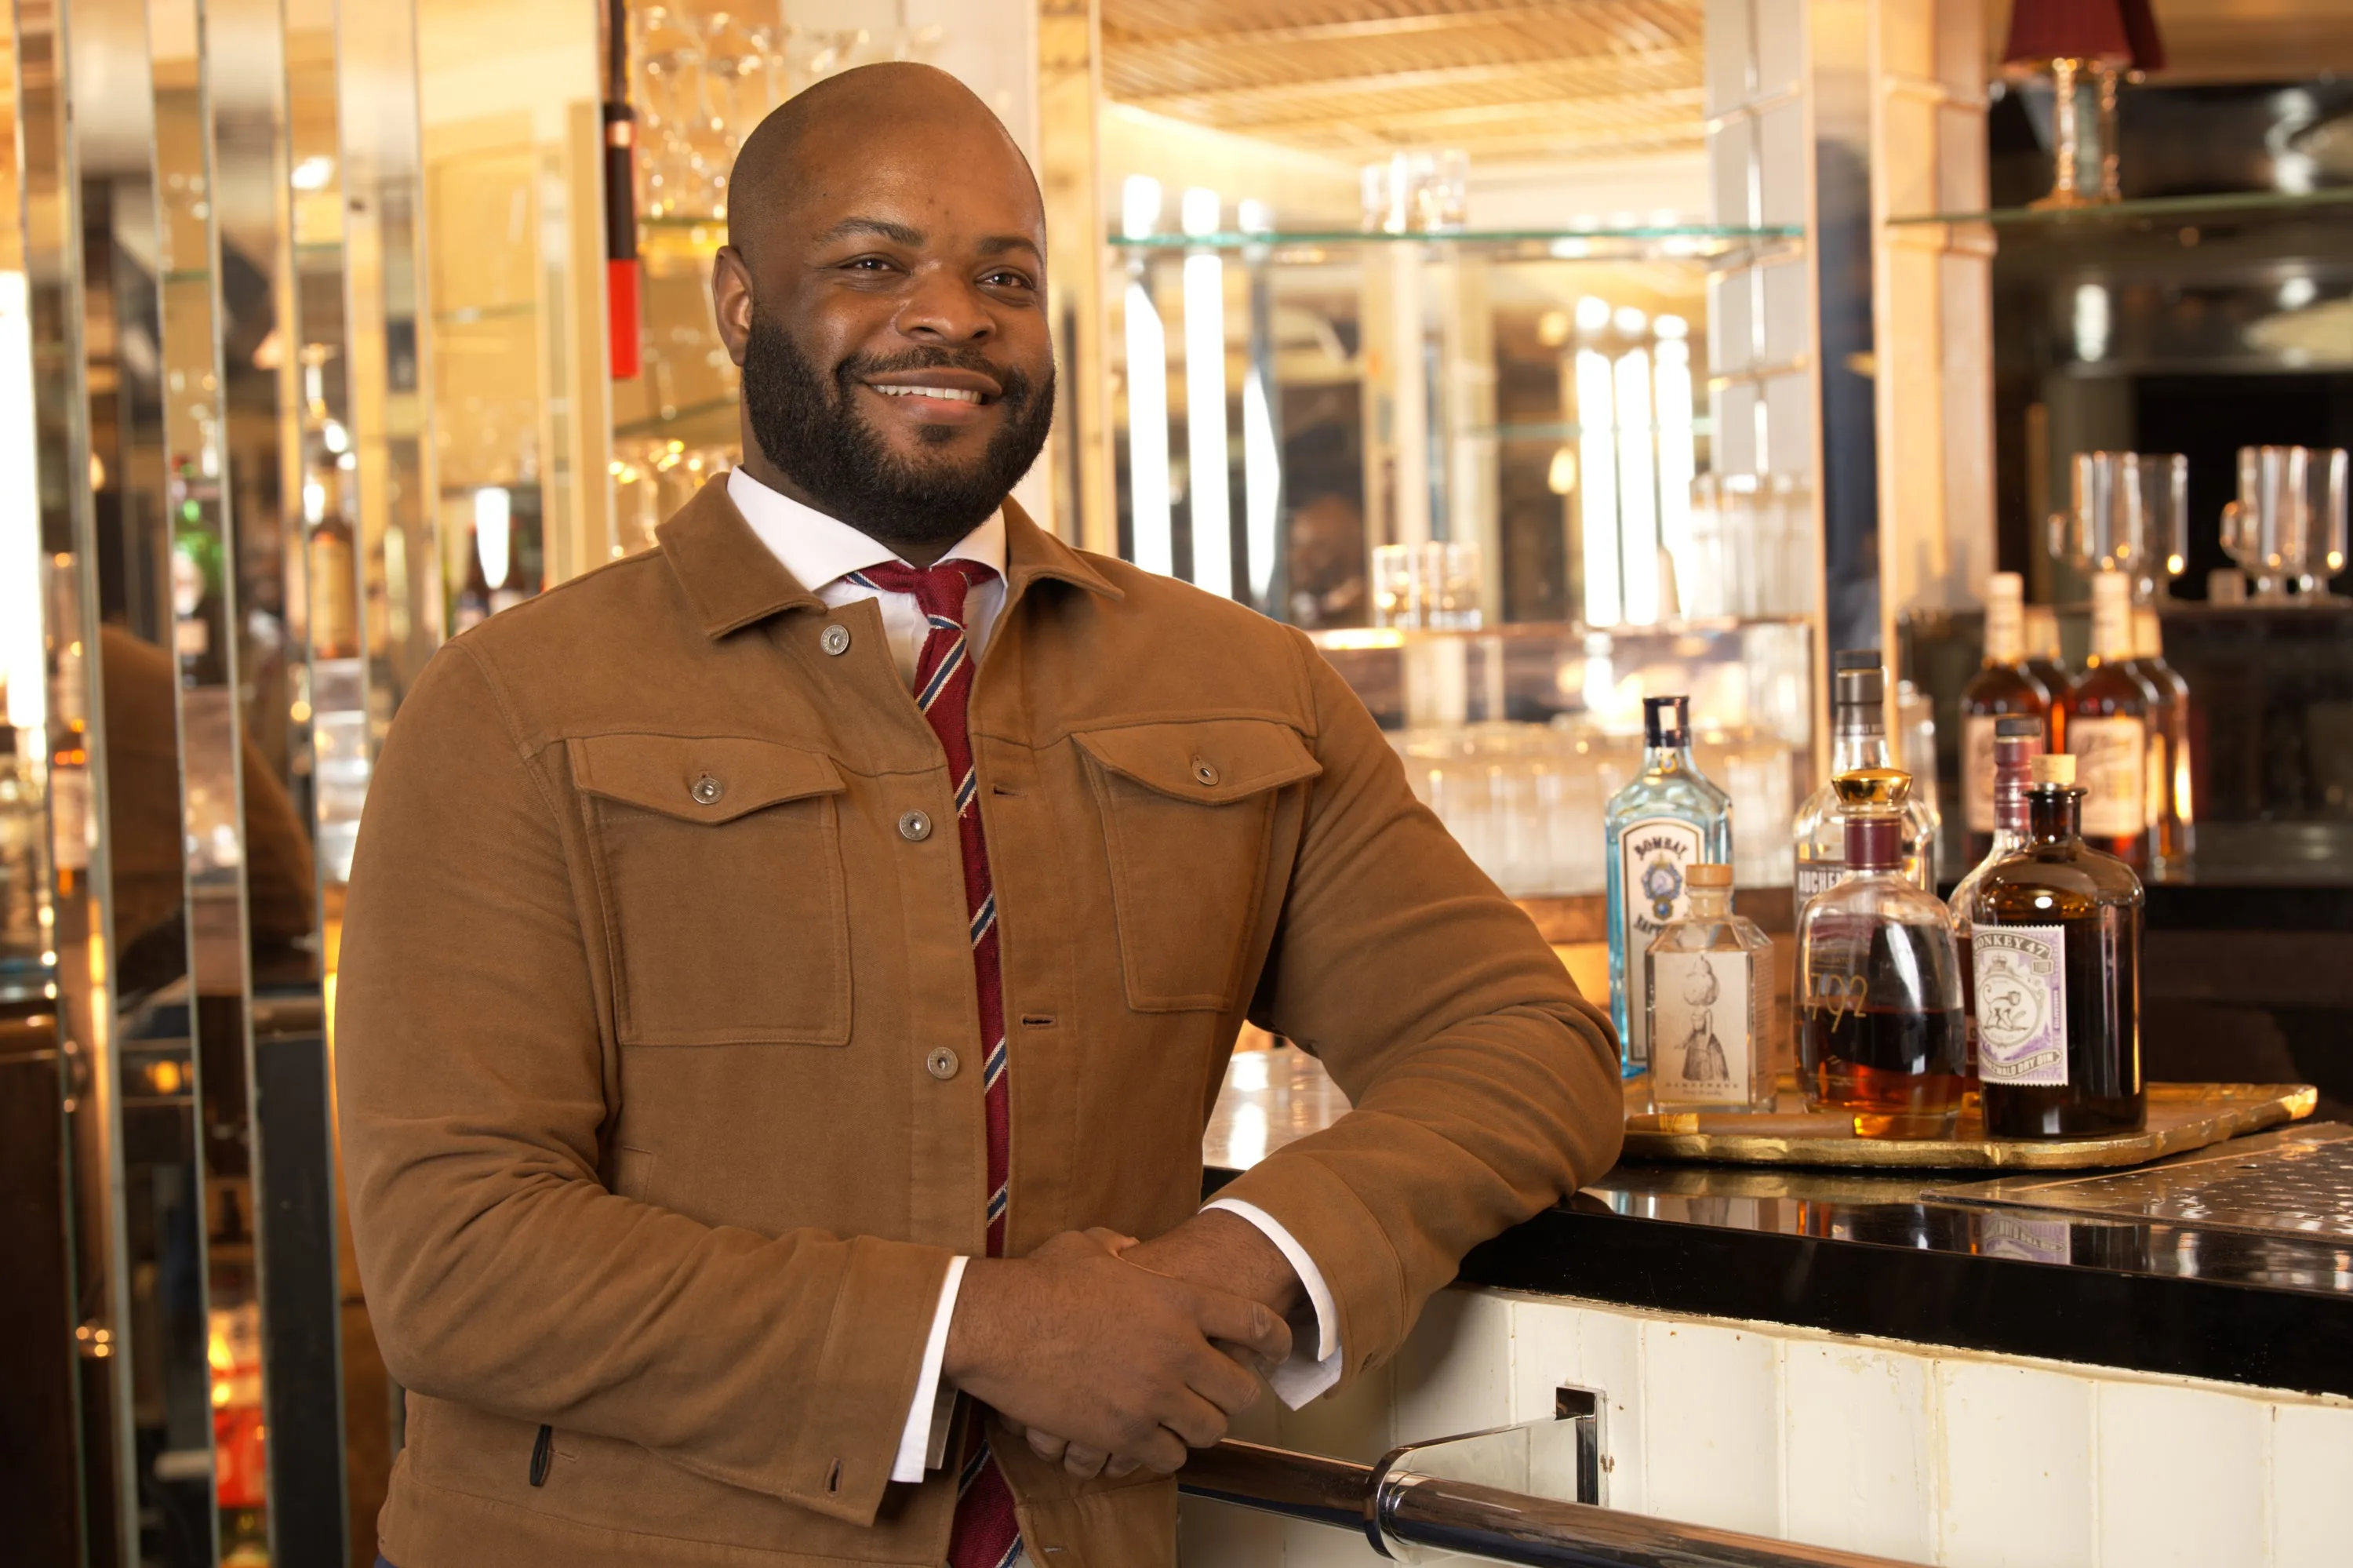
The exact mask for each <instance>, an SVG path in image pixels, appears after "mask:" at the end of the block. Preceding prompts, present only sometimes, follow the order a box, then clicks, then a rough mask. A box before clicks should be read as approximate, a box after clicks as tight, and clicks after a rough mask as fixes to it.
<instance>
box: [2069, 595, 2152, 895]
mask: <svg viewBox="0 0 2353 1568" xmlns="http://www.w3.org/2000/svg"><path fill="white" fill-rule="evenodd" d="M2130 592H2131V589H2130V586H2129V585H2128V584H2127V583H2126V581H2125V577H2124V574H2123V573H2121V572H2102V573H2100V574H2099V575H2098V576H2097V577H2094V578H2093V579H2092V657H2091V660H2090V662H2089V664H2088V667H2087V668H2086V669H2085V670H2084V678H2083V679H2082V680H2080V681H2077V682H2076V683H2075V685H2074V689H2073V691H2071V692H2069V693H2068V694H2067V700H2066V702H2065V703H2064V704H2063V705H2062V706H2063V708H2064V710H2065V713H2066V715H2067V716H2066V724H2065V726H2064V730H2065V735H2066V744H2067V749H2068V751H2069V752H2070V753H2072V754H2073V757H2074V758H2075V769H2076V771H2075V782H2076V784H2077V785H2078V786H2080V787H2081V788H2082V789H2083V790H2084V805H2083V813H2082V827H2083V834H2084V842H2085V843H2087V844H2089V845H2091V846H2092V847H2093V848H2094V849H2097V850H2101V851H2104V852H2105V853H2108V854H2112V855H2115V856H2116V858H2117V859H2118V860H2121V861H2123V862H2124V863H2126V865H2128V866H2131V867H2132V868H2133V870H2134V871H2135V872H2143V871H2147V869H2148V863H2149V841H2150V839H2151V838H2152V837H2153V836H2154V835H2153V834H2152V833H2151V832H2149V813H2148V781H2149V767H2148V754H2149V746H2150V734H2149V726H2150V724H2151V718H2152V713H2153V711H2154V710H2155V709H2156V707H2157V706H2158V700H2157V693H2156V692H2155V691H2153V690H2151V689H2150V687H2149V684H2148V683H2147V681H2145V680H2143V679H2142V678H2141V676H2140V674H2139V673H2138V672H2137V671H2136V670H2134V668H2133V667H2132V657H2133V631H2132V601H2131V599H2130V598H2129V595H2130Z"/></svg>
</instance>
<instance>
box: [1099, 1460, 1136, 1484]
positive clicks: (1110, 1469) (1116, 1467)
mask: <svg viewBox="0 0 2353 1568" xmlns="http://www.w3.org/2000/svg"><path fill="white" fill-rule="evenodd" d="M1142 1468H1144V1467H1143V1466H1142V1465H1139V1464H1137V1463H1136V1462H1135V1461H1134V1459H1113V1461H1112V1462H1111V1463H1110V1464H1108V1465H1105V1466H1104V1467H1103V1474H1104V1475H1106V1476H1109V1477H1110V1478H1112V1479H1113V1480H1114V1481H1115V1480H1117V1479H1119V1478H1121V1477H1122V1476H1132V1475H1134V1474H1135V1472H1136V1471H1138V1470H1140V1469H1142Z"/></svg>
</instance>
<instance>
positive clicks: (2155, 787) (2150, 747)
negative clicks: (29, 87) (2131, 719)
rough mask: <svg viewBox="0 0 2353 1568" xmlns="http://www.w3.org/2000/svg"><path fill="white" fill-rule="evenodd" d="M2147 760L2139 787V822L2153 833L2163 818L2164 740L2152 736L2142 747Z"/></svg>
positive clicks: (2160, 737)
mask: <svg viewBox="0 0 2353 1568" xmlns="http://www.w3.org/2000/svg"><path fill="white" fill-rule="evenodd" d="M2142 749H2143V750H2144V751H2145V752H2146V753H2147V758H2148V765H2147V779H2146V780H2145V781H2144V783H2143V784H2142V786H2141V797H2140V799H2141V821H2142V822H2143V824H2144V825H2145V826H2147V828H2148V829H2150V830H2151V831H2152V832H2154V831H2155V830H2156V828H2157V825H2158V821H2160V820H2161V819H2162V818H2163V817H2164V816H2165V775H2166V767H2165V740H2164V737H2163V736H2155V735H2152V736H2149V737H2148V740H2147V744H2146V745H2145V746H2144V747H2142Z"/></svg>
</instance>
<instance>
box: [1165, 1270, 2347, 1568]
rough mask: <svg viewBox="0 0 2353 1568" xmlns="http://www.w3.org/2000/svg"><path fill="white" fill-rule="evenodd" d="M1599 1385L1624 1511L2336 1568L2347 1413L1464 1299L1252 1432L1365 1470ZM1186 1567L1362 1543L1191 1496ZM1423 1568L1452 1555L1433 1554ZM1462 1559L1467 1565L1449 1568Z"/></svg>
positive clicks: (1821, 1532) (1278, 1563) (1545, 1303)
mask: <svg viewBox="0 0 2353 1568" xmlns="http://www.w3.org/2000/svg"><path fill="white" fill-rule="evenodd" d="M1563 1383H1573V1384H1577V1385H1579V1386H1582V1387H1586V1388H1593V1389H1599V1390H1600V1391H1601V1392H1602V1393H1603V1394H1604V1395H1605V1396H1606V1401H1607V1417H1606V1422H1605V1426H1604V1432H1603V1447H1604V1454H1605V1464H1606V1471H1605V1474H1606V1477H1607V1480H1606V1483H1605V1484H1606V1486H1607V1488H1608V1498H1607V1501H1608V1502H1609V1506H1611V1507H1613V1508H1620V1509H1625V1510H1630V1511H1633V1512H1637V1513H1645V1514H1651V1515H1655V1516H1657V1517H1660V1518H1664V1519H1676V1520H1685V1521H1688V1522H1692V1523H1696V1524H1708V1525H1715V1526H1719V1527H1723V1528H1726V1529H1733V1530H1740V1531H1749V1532H1752V1533H1755V1534H1759V1535H1769V1536H1774V1537H1778V1538H1779V1539H1782V1540H1788V1541H1797V1542H1808V1543H1810V1544H1814V1545H1820V1546H1831V1547H1839V1548H1843V1549H1846V1550H1849V1551H1855V1552H1871V1553H1873V1554H1876V1555H1880V1556H1883V1557H1888V1558H1892V1559H1894V1560H1896V1561H1898V1562H1906V1563H1937V1564H1949V1565H1951V1568H2177V1565H2179V1568H2239V1565H2242V1564H2243V1565H2247V1568H2343V1565H2344V1564H2346V1563H2353V1522H2348V1512H2347V1510H2346V1502H2345V1493H2346V1491H2347V1489H2348V1485H2353V1400H2348V1399H2344V1398H2338V1397H2334V1396H2327V1395H2307V1394H2299V1393H2281V1392H2276V1391H2269V1390H2262V1389H2253V1388H2248V1387H2243V1386H2239V1385H2234V1384H2225V1383H2210V1382H2203V1381H2199V1380H2193V1379H2189V1378H2179V1377H2164V1376H2156V1375H2151V1374H2147V1373H2141V1372H2120V1371H2115V1370H2112V1369H2106V1368H2101V1367H2096V1366H2084V1365H2072V1364H2065V1363H2058V1362H2051V1361H2030V1360H2022V1359H2019V1358H2013V1357H2000V1356H1991V1355H1982V1354H1978V1353H1976V1352H1972V1351H1950V1350H1944V1349H1939V1348H1937V1347H1935V1346H1928V1345H1914V1344H1905V1343H1901V1342H1898V1341H1893V1340H1868V1339H1859V1338H1850V1337H1843V1336H1838V1335H1830V1334H1820V1333H1813V1332H1810V1331H1806V1330H1795V1329H1790V1328H1787V1327H1784V1326H1780V1325H1776V1324H1765V1323H1744V1322H1729V1321H1719V1320H1711V1319H1694V1318H1688V1317H1680V1316H1675V1317H1671V1316H1665V1315H1662V1314H1657V1313H1651V1312H1644V1311H1638V1310H1633V1309H1630V1308H1622V1307H1615V1306H1605V1305H1601V1304H1598V1303H1593V1302H1587V1301H1578V1300H1572V1299H1563V1298H1547V1297H1538V1296H1530V1295H1524V1294H1519V1293H1516V1292H1511V1291H1504V1290H1493V1289H1479V1288H1465V1287H1457V1288H1453V1289H1450V1290H1447V1291H1444V1292H1442V1293H1440V1296H1439V1297H1438V1298H1435V1299H1434V1300H1433V1301H1432V1302H1431V1303H1430V1309H1429V1310H1428V1312H1427V1313H1425V1314H1424V1316H1423V1318H1422V1320H1421V1322H1420V1324H1419V1327H1418V1328H1417V1329H1416V1330H1414V1333H1413V1337H1412V1339H1411V1340H1410V1341H1409V1344H1408V1347H1407V1349H1406V1351H1404V1353H1403V1354H1401V1355H1400V1356H1399V1357H1398V1360H1397V1361H1395V1362H1393V1363H1392V1364H1390V1365H1389V1366H1388V1367H1384V1368H1381V1369H1379V1370H1378V1371H1377V1372H1373V1373H1371V1374H1369V1375H1367V1376H1366V1378H1365V1379H1363V1380H1362V1381H1361V1382H1360V1383H1358V1384H1357V1385H1356V1387H1354V1388H1353V1389H1351V1390H1349V1391H1347V1392H1346V1393H1344V1394H1341V1395H1339V1396H1337V1397H1335V1398H1332V1399H1328V1400H1324V1401H1319V1402H1317V1403H1315V1404H1311V1405H1309V1406H1308V1407H1307V1408H1306V1409H1304V1410H1301V1411H1296V1412H1293V1411H1285V1410H1282V1409H1281V1408H1280V1407H1279V1406H1277V1405H1276V1404H1275V1403H1274V1402H1273V1401H1271V1400H1270V1401H1267V1402H1264V1404H1262V1405H1261V1408H1260V1409H1259V1410H1256V1411H1253V1412H1252V1413H1251V1414H1250V1415H1249V1416H1248V1417H1247V1418H1245V1421H1244V1422H1243V1424H1242V1425H1241V1428H1240V1430H1238V1431H1237V1432H1236V1433H1235V1436H1238V1437H1241V1438H1245V1439H1247V1440H1250V1441H1253V1442H1260V1443H1268V1444H1272V1445H1275V1446H1282V1447H1286V1448H1293V1449H1297V1450H1301V1451H1303V1452H1308V1453H1316V1454H1325V1455H1332V1456H1336V1457H1345V1458H1351V1459H1356V1460H1361V1461H1367V1462H1369V1461H1371V1460H1374V1459H1376V1458H1377V1457H1379V1456H1380V1455H1381V1454H1383V1453H1384V1452H1386V1451H1387V1450H1388V1448H1389V1447H1390V1446H1393V1445H1395V1444H1397V1443H1399V1442H1408V1441H1419V1440H1425V1439H1429V1438H1432V1437H1439V1436H1448V1435H1451V1434H1454V1433H1462V1432H1472V1431H1476V1430H1478V1429H1480V1428H1482V1427H1489V1426H1498V1425H1505V1424H1507V1423H1511V1422H1516V1421H1528V1420H1535V1419H1537V1418H1540V1417H1544V1416H1548V1415H1550V1414H1551V1413H1552V1410H1553V1402H1554V1391H1555V1390H1556V1388H1557V1387H1559V1386H1560V1385H1561V1384H1563ZM1181 1517H1182V1527H1181V1532H1180V1542H1181V1547H1182V1561H1183V1563H1185V1564H1186V1568H1337V1565H1340V1564H1351V1565H1353V1564H1369V1563H1378V1562H1380V1561H1382V1559H1381V1558H1379V1557H1378V1556H1377V1554H1376V1553H1375V1552H1373V1551H1372V1549H1371V1548H1370V1547H1369V1546H1368V1545H1366V1543H1365V1542H1364V1541H1363V1540H1362V1539H1360V1538H1357V1537H1355V1536H1352V1535H1350V1534H1348V1533H1346V1532H1344V1531H1336V1530H1332V1529H1329V1528H1326V1527H1323V1526H1319V1525H1313V1524H1305V1523H1296V1522H1292V1521H1289V1520H1279V1519H1275V1518H1273V1517H1271V1516H1269V1515H1265V1514H1258V1513H1253V1512H1250V1511H1249V1510H1242V1509H1237V1508H1232V1507H1229V1506H1226V1505H1222V1504H1216V1503H1208V1502H1203V1501H1200V1500H1198V1499H1189V1498H1188V1499H1186V1500H1185V1503H1184V1505H1183V1510H1182V1516H1181ZM1430 1560H1431V1561H1439V1560H1440V1559H1438V1558H1436V1557H1433V1558H1432V1559H1430ZM1450 1560H1451V1559H1450Z"/></svg>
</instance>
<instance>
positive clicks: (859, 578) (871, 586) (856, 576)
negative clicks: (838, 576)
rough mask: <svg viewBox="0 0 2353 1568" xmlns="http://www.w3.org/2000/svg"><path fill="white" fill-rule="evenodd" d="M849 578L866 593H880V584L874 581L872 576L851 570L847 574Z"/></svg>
mask: <svg viewBox="0 0 2353 1568" xmlns="http://www.w3.org/2000/svg"><path fill="white" fill-rule="evenodd" d="M849 581H850V582H852V583H854V584H856V585H857V586H858V587H860V588H864V589H865V590H866V591H867V592H868V593H881V591H882V585H881V584H880V583H878V582H876V581H875V580H874V579H873V578H872V577H868V576H867V575H866V574H865V573H864V572H851V573H850V574H849Z"/></svg>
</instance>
